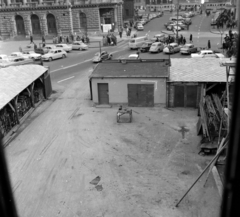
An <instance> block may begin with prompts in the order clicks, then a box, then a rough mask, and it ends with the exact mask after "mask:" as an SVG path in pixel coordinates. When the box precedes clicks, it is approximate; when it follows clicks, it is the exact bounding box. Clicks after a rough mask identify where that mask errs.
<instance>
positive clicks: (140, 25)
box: [137, 23, 144, 31]
mask: <svg viewBox="0 0 240 217" xmlns="http://www.w3.org/2000/svg"><path fill="white" fill-rule="evenodd" d="M137 30H138V31H140V30H144V27H143V25H142V24H141V23H139V24H138V25H137Z"/></svg>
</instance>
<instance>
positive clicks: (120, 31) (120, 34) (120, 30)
mask: <svg viewBox="0 0 240 217" xmlns="http://www.w3.org/2000/svg"><path fill="white" fill-rule="evenodd" d="M122 32H123V29H122V27H120V29H119V36H120V38H122Z"/></svg>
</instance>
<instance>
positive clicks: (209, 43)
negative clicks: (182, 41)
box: [208, 40, 211, 49]
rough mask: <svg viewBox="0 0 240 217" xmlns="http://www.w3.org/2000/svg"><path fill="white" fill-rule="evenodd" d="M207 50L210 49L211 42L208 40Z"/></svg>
mask: <svg viewBox="0 0 240 217" xmlns="http://www.w3.org/2000/svg"><path fill="white" fill-rule="evenodd" d="M208 49H211V42H210V40H208Z"/></svg>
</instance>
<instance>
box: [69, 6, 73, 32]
mask: <svg viewBox="0 0 240 217" xmlns="http://www.w3.org/2000/svg"><path fill="white" fill-rule="evenodd" d="M68 12H69V27H70V33H71V34H72V35H73V17H72V8H71V7H69V8H68Z"/></svg>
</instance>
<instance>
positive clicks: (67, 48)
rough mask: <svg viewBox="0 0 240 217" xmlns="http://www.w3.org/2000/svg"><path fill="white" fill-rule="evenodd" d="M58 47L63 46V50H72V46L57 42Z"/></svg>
mask: <svg viewBox="0 0 240 217" xmlns="http://www.w3.org/2000/svg"><path fill="white" fill-rule="evenodd" d="M56 47H57V48H61V49H62V50H65V51H66V52H70V51H71V50H72V46H70V45H67V44H57V45H56Z"/></svg>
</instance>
